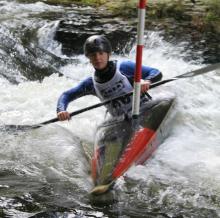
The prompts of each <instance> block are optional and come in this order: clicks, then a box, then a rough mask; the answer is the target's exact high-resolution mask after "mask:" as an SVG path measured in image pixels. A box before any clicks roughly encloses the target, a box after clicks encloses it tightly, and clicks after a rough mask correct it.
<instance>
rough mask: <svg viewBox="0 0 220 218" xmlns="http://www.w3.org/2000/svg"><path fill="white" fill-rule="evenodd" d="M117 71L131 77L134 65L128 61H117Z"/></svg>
mask: <svg viewBox="0 0 220 218" xmlns="http://www.w3.org/2000/svg"><path fill="white" fill-rule="evenodd" d="M118 69H119V71H120V72H121V73H123V74H125V75H133V74H134V71H135V63H134V62H133V61H130V60H122V61H118Z"/></svg>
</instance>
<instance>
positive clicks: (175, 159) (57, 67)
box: [0, 1, 220, 218]
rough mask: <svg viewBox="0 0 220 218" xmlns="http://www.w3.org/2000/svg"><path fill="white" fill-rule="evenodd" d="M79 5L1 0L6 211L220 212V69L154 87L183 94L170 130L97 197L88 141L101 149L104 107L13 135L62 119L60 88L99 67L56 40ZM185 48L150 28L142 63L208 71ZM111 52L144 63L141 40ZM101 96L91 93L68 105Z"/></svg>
mask: <svg viewBox="0 0 220 218" xmlns="http://www.w3.org/2000/svg"><path fill="white" fill-rule="evenodd" d="M74 7H75V6H73V7H61V6H51V5H47V4H45V3H42V2H37V3H29V4H22V3H17V2H16V1H0V12H1V14H0V39H1V40H0V87H1V88H0V138H1V141H0V217H16V218H18V217H19V218H20V217H21V218H23V217H24V218H25V217H121V218H122V217H123V218H126V217H198V218H202V217H204V218H207V217H212V218H217V217H220V110H219V108H220V89H219V84H220V76H219V74H220V70H218V71H217V70H216V71H214V72H210V73H207V74H204V75H201V76H197V77H193V78H191V79H181V80H178V81H174V82H171V83H168V84H166V85H162V86H160V87H158V88H155V89H152V90H151V91H150V94H151V95H152V96H154V95H157V93H166V92H172V93H174V94H175V95H176V105H175V107H174V109H173V117H172V120H171V122H170V126H169V129H170V131H169V136H168V137H167V138H166V139H165V141H164V142H163V143H162V144H161V145H160V147H159V148H158V149H157V151H156V152H155V154H154V156H153V157H152V158H151V159H150V160H149V161H148V162H147V163H146V164H145V165H143V166H137V167H132V168H131V169H130V170H129V171H128V172H127V173H126V175H125V176H124V177H123V178H120V179H119V180H118V182H117V183H116V187H115V191H113V193H112V194H111V196H107V197H106V198H103V199H102V198H100V199H96V200H95V201H94V200H91V199H90V197H89V191H90V190H91V189H92V187H93V184H92V180H91V177H90V174H89V170H90V166H89V162H88V160H87V157H86V156H85V154H84V150H83V149H82V146H83V145H84V144H86V145H87V147H89V148H90V149H92V146H93V145H92V144H93V140H94V135H95V130H96V127H97V126H98V124H99V123H101V122H102V121H103V119H104V116H105V109H104V108H97V109H94V110H91V111H87V112H85V113H82V114H80V115H77V116H75V117H73V118H72V120H71V121H69V122H63V123H60V122H57V123H54V124H51V125H46V126H44V127H41V128H39V129H35V130H30V131H4V125H6V124H36V123H40V122H43V121H45V120H49V119H51V118H53V117H56V103H57V99H58V97H59V96H60V94H61V93H62V92H63V91H65V90H67V89H69V88H71V87H73V86H74V85H76V84H77V83H78V82H79V81H81V80H82V79H84V78H86V77H87V76H89V75H91V73H92V72H93V69H92V67H91V65H90V64H89V62H88V60H87V59H86V58H85V57H84V56H83V55H75V56H71V57H67V56H65V55H64V54H62V50H61V44H59V43H58V42H57V41H55V40H54V39H53V38H54V34H55V31H56V28H57V25H58V23H59V20H60V19H62V17H63V16H64V14H68V13H69V14H70V13H74ZM77 10H78V9H77ZM186 45H187V42H184V41H183V42H178V44H171V43H169V42H167V41H165V40H164V39H163V37H162V36H161V34H159V33H158V32H154V31H148V30H146V31H145V49H144V54H143V64H145V65H149V66H152V67H155V68H158V69H160V70H161V71H162V72H163V75H164V79H166V78H170V77H173V76H176V75H180V74H183V73H185V72H189V71H191V70H194V69H199V68H201V67H204V66H205V65H204V64H202V63H203V62H202V60H203V57H202V56H201V53H200V52H198V54H197V55H198V59H196V60H195V59H193V60H192V61H189V60H190V56H189V55H190V53H191V51H187V50H186V49H185V48H186V47H187V46H186ZM111 58H112V59H130V60H135V45H133V47H131V49H130V52H129V53H126V54H123V55H122V54H117V55H116V54H114V53H113V55H112V57H111ZM58 72H59V73H58ZM60 75H61V76H60ZM98 102H99V101H98V99H97V98H95V97H91V96H87V97H84V98H80V99H78V100H77V101H75V102H74V103H72V104H70V106H69V108H68V109H69V111H74V110H77V109H80V108H83V107H87V106H90V105H92V104H95V103H98Z"/></svg>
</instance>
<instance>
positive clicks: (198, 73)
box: [175, 63, 220, 78]
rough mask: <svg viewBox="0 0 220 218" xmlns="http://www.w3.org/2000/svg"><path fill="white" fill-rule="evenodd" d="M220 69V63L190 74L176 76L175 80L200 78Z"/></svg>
mask: <svg viewBox="0 0 220 218" xmlns="http://www.w3.org/2000/svg"><path fill="white" fill-rule="evenodd" d="M218 68H220V63H217V64H212V65H209V66H206V67H203V68H200V69H198V70H193V71H191V72H188V73H184V74H182V75H179V76H176V77H175V78H189V77H194V76H198V75H201V74H204V73H208V72H210V71H213V70H216V69H218Z"/></svg>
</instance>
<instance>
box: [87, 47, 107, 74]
mask: <svg viewBox="0 0 220 218" xmlns="http://www.w3.org/2000/svg"><path fill="white" fill-rule="evenodd" d="M88 58H89V60H90V62H91V64H92V65H93V67H94V68H95V69H97V70H103V69H104V68H105V67H106V66H107V63H108V59H109V54H108V53H106V52H102V51H98V52H94V53H91V54H89V55H88Z"/></svg>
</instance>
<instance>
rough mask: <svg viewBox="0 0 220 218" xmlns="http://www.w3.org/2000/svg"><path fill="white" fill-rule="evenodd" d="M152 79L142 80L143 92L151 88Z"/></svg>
mask: <svg viewBox="0 0 220 218" xmlns="http://www.w3.org/2000/svg"><path fill="white" fill-rule="evenodd" d="M150 84H151V81H150V80H143V79H142V80H141V93H144V92H147V91H148V90H149V88H150Z"/></svg>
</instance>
